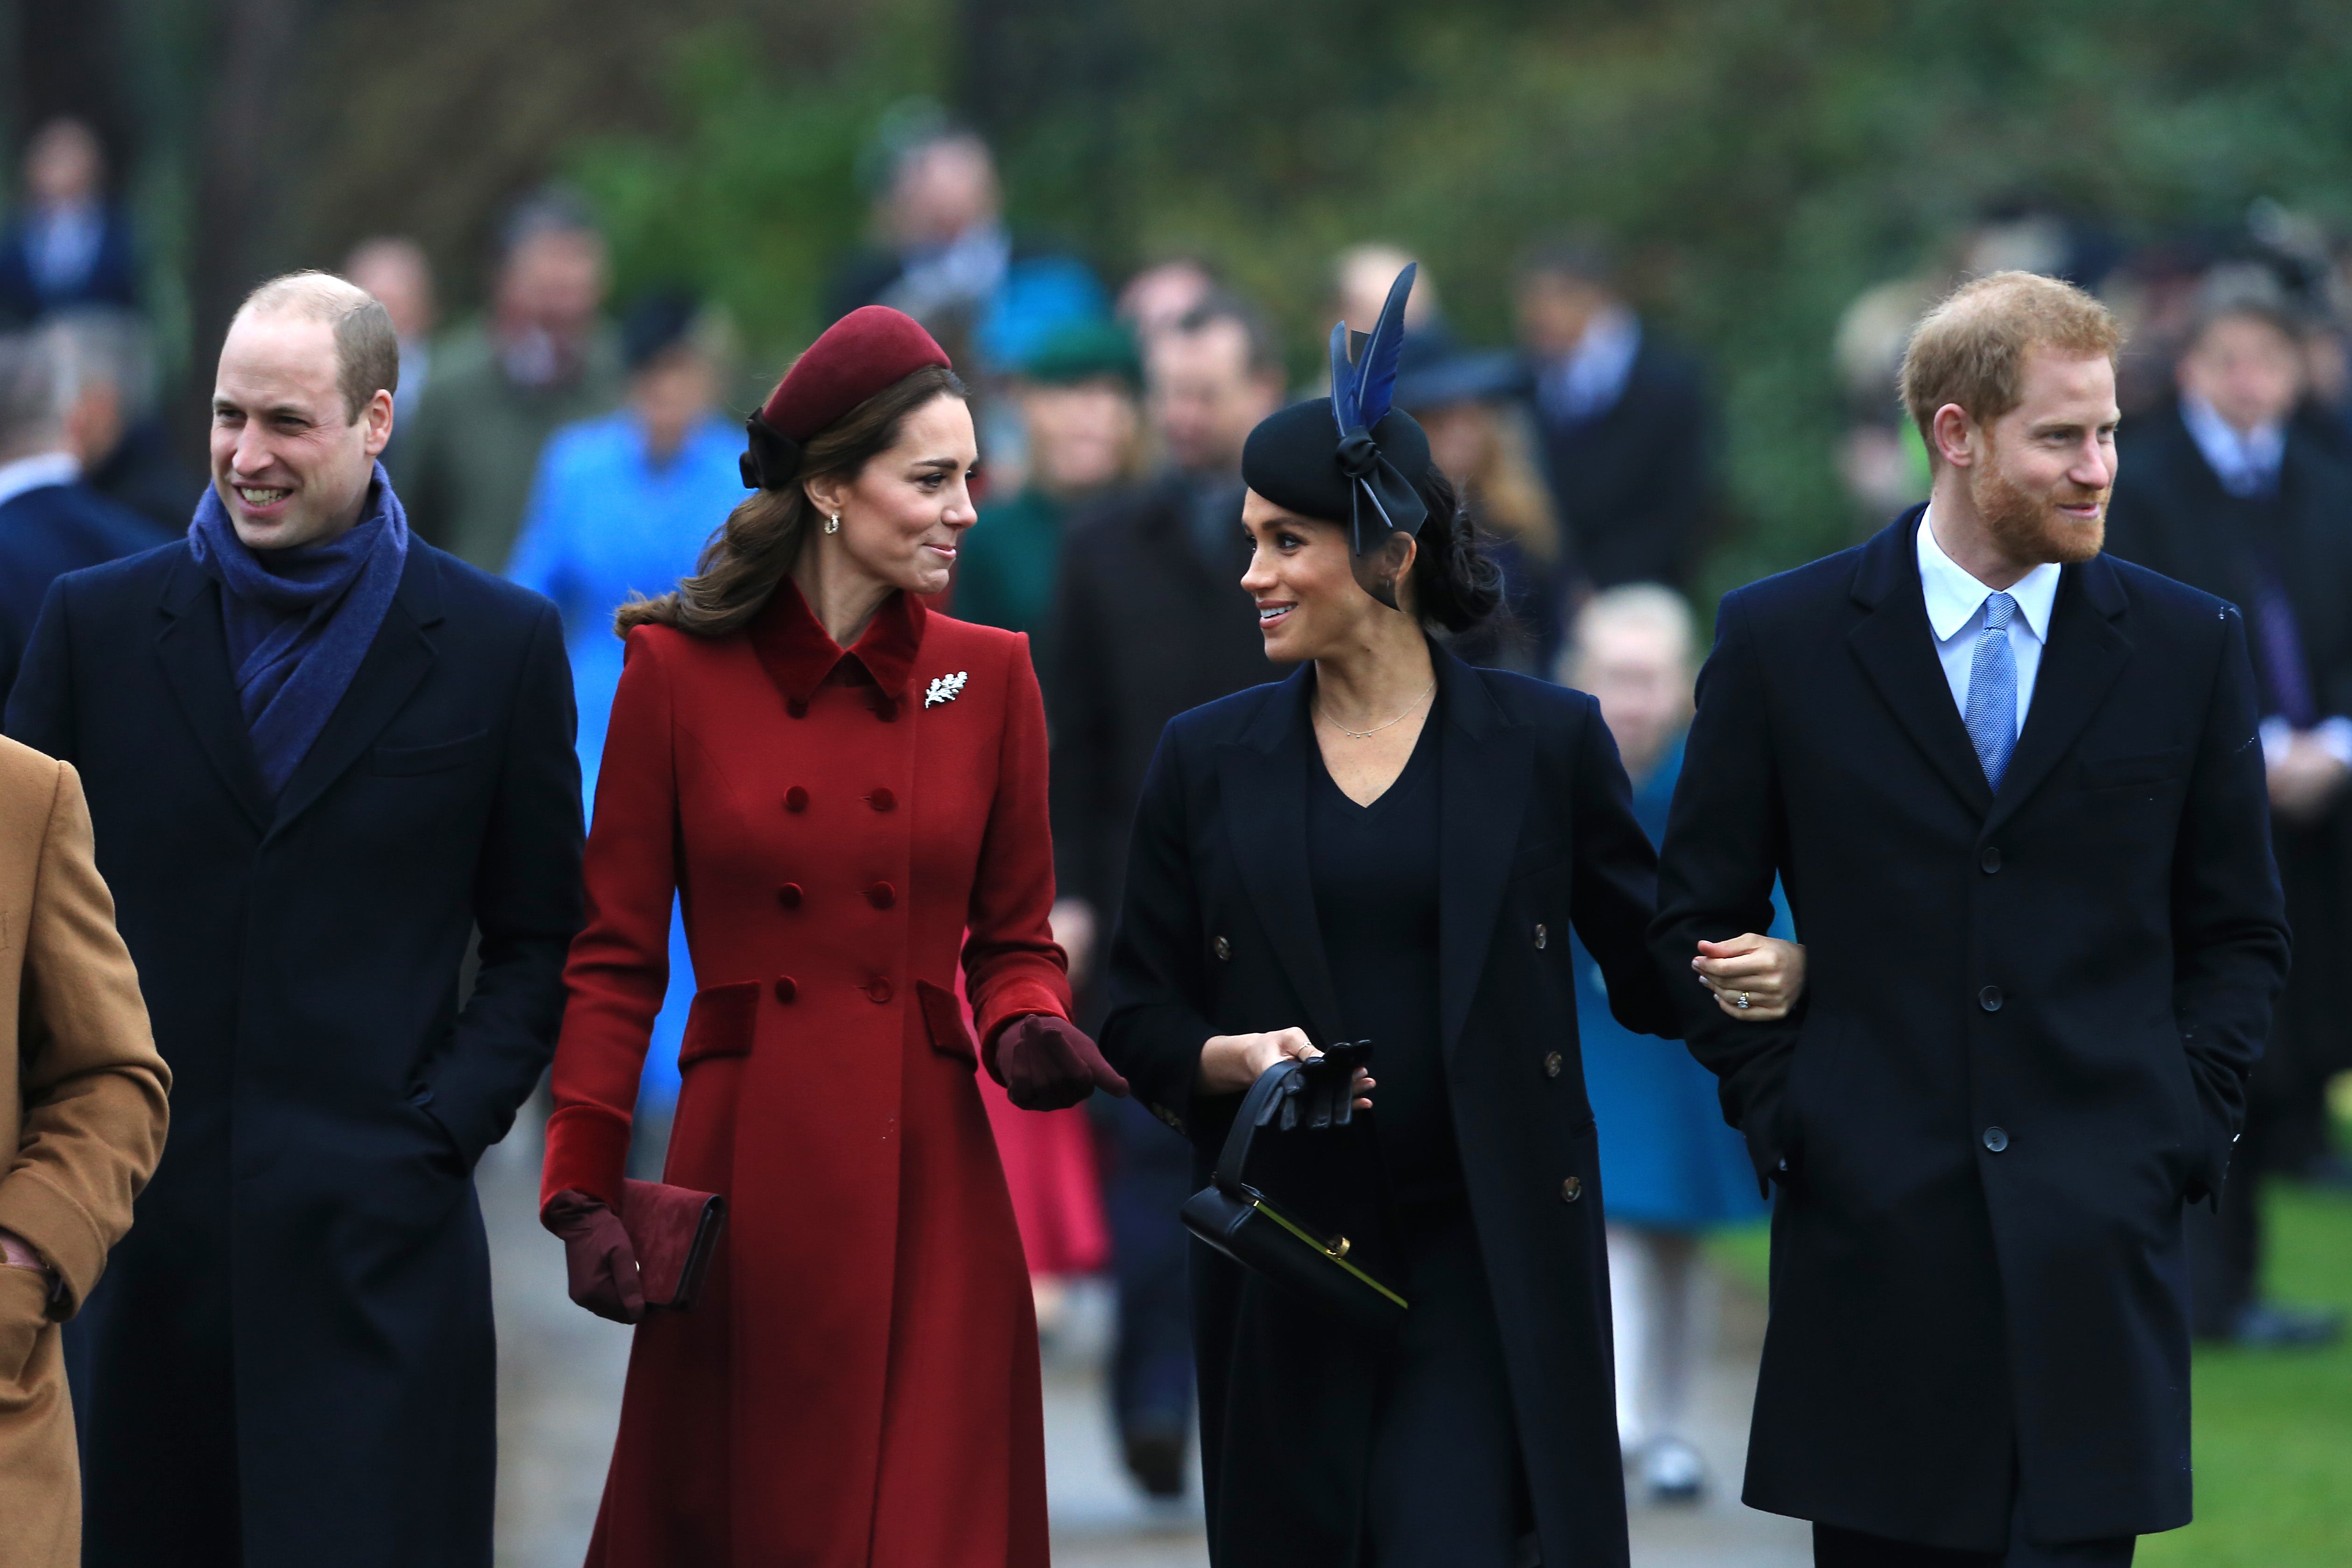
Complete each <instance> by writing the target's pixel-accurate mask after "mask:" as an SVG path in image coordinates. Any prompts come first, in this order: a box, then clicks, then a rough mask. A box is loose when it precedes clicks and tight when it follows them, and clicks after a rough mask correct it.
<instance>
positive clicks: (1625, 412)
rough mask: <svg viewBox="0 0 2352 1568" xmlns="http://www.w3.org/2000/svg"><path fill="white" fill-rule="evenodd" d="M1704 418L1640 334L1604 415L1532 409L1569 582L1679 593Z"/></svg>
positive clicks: (1667, 356) (1704, 463)
mask: <svg viewBox="0 0 2352 1568" xmlns="http://www.w3.org/2000/svg"><path fill="white" fill-rule="evenodd" d="M1710 417H1711V416H1710V413H1709V410H1708V407H1707V398H1706V380H1705V377H1704V375H1703V374H1702V373H1701V371H1700V369H1699V364H1698V362H1697V361H1696V360H1695V359H1693V358H1691V357H1690V356H1689V355H1688V354H1686V353H1683V352H1682V351H1681V350H1679V349H1676V348H1674V347H1672V346H1670V345H1668V344H1665V343H1662V342H1659V341H1658V337H1657V334H1656V333H1655V332H1653V331H1647V330H1646V329H1645V330H1644V331H1643V333H1642V344H1641V347H1640V348H1639V349H1638V350H1636V351H1635V353H1634V355H1633V368H1632V369H1631V370H1630V371H1629V372H1628V373H1627V374H1626V377H1625V389H1624V392H1623V393H1622V395H1620V396H1619V397H1618V399H1617V401H1616V403H1614V404H1613V405H1611V406H1610V408H1609V409H1608V411H1607V412H1606V413H1603V414H1601V415H1599V416H1595V417H1593V418H1591V419H1587V420H1581V421H1579V422H1578V423H1576V424H1573V425H1560V424H1558V423H1556V422H1554V421H1552V420H1550V419H1549V418H1546V417H1544V416H1543V415H1542V414H1541V412H1540V410H1538V415H1537V423H1538V428H1539V429H1540V430H1541V431H1542V433H1543V458H1544V468H1545V472H1546V475H1547V477H1548V478H1549V479H1550V481H1551V493H1552V499H1553V500H1554V501H1555V502H1556V503H1557V504H1558V505H1559V517H1560V523H1561V526H1562V527H1563V528H1565V529H1566V531H1567V533H1568V539H1569V548H1570V552H1571V553H1572V556H1573V565H1572V566H1571V568H1570V575H1575V574H1581V575H1582V576H1583V577H1584V578H1585V579H1587V580H1588V581H1589V582H1590V583H1591V585H1592V586H1593V587H1595V588H1614V587H1616V586H1618V585H1619V584H1624V583H1664V584H1666V585H1667V586H1668V587H1671V588H1676V589H1681V590H1683V591H1685V592H1687V591H1688V590H1689V587H1690V583H1691V578H1692V575H1693V574H1695V573H1696V571H1697V569H1698V560H1699V555H1700V553H1701V552H1702V551H1703V550H1704V549H1705V547H1706V529H1707V524H1708V521H1709V517H1708V513H1709V508H1710V506H1711V505H1712V502H1713V497H1714V479H1713V476H1712V473H1711V464H1712V461H1713V453H1712V450H1711V447H1712V445H1713V441H1712V436H1713V432H1712V429H1711V426H1710V424H1709V420H1710ZM1757 929H1758V930H1759V931H1760V930H1762V929H1763V928H1762V927H1760V926H1759V927H1758V928H1757Z"/></svg>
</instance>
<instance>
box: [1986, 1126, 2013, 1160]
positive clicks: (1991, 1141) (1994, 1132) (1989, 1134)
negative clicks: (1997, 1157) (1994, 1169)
mask: <svg viewBox="0 0 2352 1568" xmlns="http://www.w3.org/2000/svg"><path fill="white" fill-rule="evenodd" d="M1984 1145H1985V1147H1986V1148H1988V1149H1990V1150H1991V1151H1992V1152H1994V1153H1996V1154H1998V1153H2000V1152H2001V1151H2002V1150H2003V1149H2006V1148H2008V1147H2009V1134H2008V1133H2006V1132H2004V1131H2001V1130H2000V1128H1998V1127H1988V1128H1986V1129H1985V1136H1984Z"/></svg>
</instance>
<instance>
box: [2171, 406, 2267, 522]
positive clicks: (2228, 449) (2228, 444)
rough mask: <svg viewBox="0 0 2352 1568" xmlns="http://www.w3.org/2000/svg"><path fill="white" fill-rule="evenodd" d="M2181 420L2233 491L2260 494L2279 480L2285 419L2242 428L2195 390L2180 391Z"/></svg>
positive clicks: (2242, 494) (2242, 493) (2226, 488)
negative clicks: (2222, 415) (2225, 416)
mask: <svg viewBox="0 0 2352 1568" xmlns="http://www.w3.org/2000/svg"><path fill="white" fill-rule="evenodd" d="M2180 422H2181V423H2182V424H2183V425H2186V426H2189V438H2190V439H2192V440H2194V441H2195V442H2196V443H2197V449H2198V450H2199V451H2200V452H2202V453H2204V454H2205V461H2206V462H2207V463H2208V464H2210V466H2211V467H2212V469H2213V476H2214V478H2216V479H2220V480H2221V488H2222V489H2225V490H2227V491H2229V492H2230V493H2231V495H2233V496H2251V495H2259V494H2261V493H2262V492H2263V491H2264V490H2267V489H2271V488H2273V486H2274V485H2276V484H2277V483H2278V473H2279V464H2280V462H2281V461H2282V460H2283V459H2284V458H2285V457H2286V426H2285V425H2284V423H2281V422H2279V421H2276V420H2273V422H2272V423H2270V424H2268V425H2257V426H2254V427H2253V428H2252V429H2251V430H2240V429H2238V428H2237V427H2236V426H2232V425H2231V423H2230V422H2229V421H2228V420H2226V419H2224V418H2222V417H2221V412H2220V410H2218V409H2216V408H2215V407H2214V406H2213V405H2211V404H2210V403H2208V402H2206V401H2205V399H2203V398H2201V397H2200V396H2198V395H2196V394H2195V393H2193V392H2184V393H2182V394H2181V395H2180Z"/></svg>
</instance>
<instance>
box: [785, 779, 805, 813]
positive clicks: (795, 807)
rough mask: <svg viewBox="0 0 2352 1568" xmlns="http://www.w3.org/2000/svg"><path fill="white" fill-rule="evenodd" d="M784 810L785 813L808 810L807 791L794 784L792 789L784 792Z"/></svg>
mask: <svg viewBox="0 0 2352 1568" xmlns="http://www.w3.org/2000/svg"><path fill="white" fill-rule="evenodd" d="M784 809H785V810H786V811H806V810H807V809H808V791H806V790H804V789H803V788H801V786H800V785H798V784H794V785H793V787H792V788H790V789H788V790H786V791H785V792H784Z"/></svg>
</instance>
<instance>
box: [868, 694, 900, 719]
mask: <svg viewBox="0 0 2352 1568" xmlns="http://www.w3.org/2000/svg"><path fill="white" fill-rule="evenodd" d="M874 717H876V718H877V719H879V720H881V721H882V722H884V723H885V724H893V723H896V722H898V703H896V702H895V701H893V700H890V699H889V698H887V697H877V698H876V699H875V700H874Z"/></svg>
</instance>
